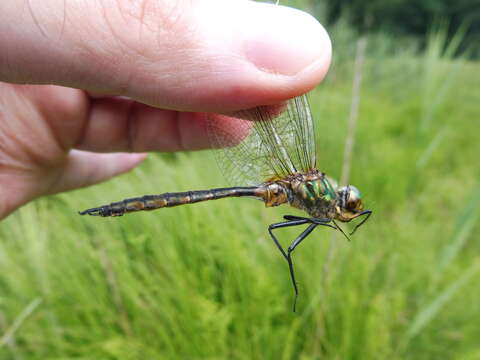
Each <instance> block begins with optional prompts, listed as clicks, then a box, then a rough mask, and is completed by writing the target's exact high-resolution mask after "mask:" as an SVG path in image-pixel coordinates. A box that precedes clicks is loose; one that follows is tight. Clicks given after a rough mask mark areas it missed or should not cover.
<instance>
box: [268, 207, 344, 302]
mask: <svg viewBox="0 0 480 360" xmlns="http://www.w3.org/2000/svg"><path fill="white" fill-rule="evenodd" d="M284 218H285V219H286V220H288V221H285V222H281V223H276V224H271V225H270V226H269V227H268V232H269V233H270V236H271V237H272V240H273V241H274V243H275V245H276V246H277V248H278V249H279V250H280V252H281V253H282V255H283V257H284V258H285V259H286V260H287V262H288V268H289V271H290V278H291V280H292V284H293V289H294V291H295V301H294V304H293V311H295V309H296V304H297V298H298V287H297V283H296V281H295V271H294V267H293V261H292V256H291V253H292V252H293V250H295V248H296V247H297V246H298V245H299V244H300V243H301V242H302V241H303V240H304V239H305V238H306V237H307V236H308V235H309V234H310V233H311V232H312V231H313V229H315V228H316V227H317V226H318V225H322V226H328V227H331V228H332V229H337V227H335V226H333V225H330V224H328V222H330V221H331V220H330V219H316V218H304V217H300V216H293V215H286V216H284ZM304 224H310V225H309V226H308V228H306V229H305V230H304V231H303V232H302V233H301V234H300V235H299V236H298V237H297V238H296V239H295V240H294V241H293V243H292V244H291V245H290V246H289V247H288V254H287V253H286V252H285V250H283V248H282V246H281V245H280V242H279V241H278V240H277V238H276V237H275V235H274V234H273V230H274V229H279V228H283V227H289V226H298V225H304Z"/></svg>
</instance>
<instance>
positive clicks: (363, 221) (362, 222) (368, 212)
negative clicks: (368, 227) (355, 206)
mask: <svg viewBox="0 0 480 360" xmlns="http://www.w3.org/2000/svg"><path fill="white" fill-rule="evenodd" d="M363 215H367V216H365V218H364V219H363V220H362V221H360V223H359V224H357V226H355V227H354V228H353V230H352V232H351V233H350V235H353V233H354V232H355V231H357V229H358V228H359V227H360V226H362V225H363V224H365V222H366V221H367V220H368V218H369V217H370V215H372V210H365V211H362V212H361V213H360V214H358V215H357V216H355V218H358V217H360V216H363Z"/></svg>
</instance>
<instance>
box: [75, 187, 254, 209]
mask: <svg viewBox="0 0 480 360" xmlns="http://www.w3.org/2000/svg"><path fill="white" fill-rule="evenodd" d="M262 194H263V189H262V188H259V187H232V188H219V189H211V190H197V191H185V192H175V193H164V194H159V195H145V196H141V197H136V198H131V199H125V200H122V201H118V202H113V203H111V204H108V205H103V206H99V207H96V208H91V209H87V210H85V211H82V212H80V215H94V216H122V215H123V214H125V213H129V212H134V211H142V210H155V209H160V208H165V207H173V206H178V205H184V204H193V203H197V202H200V201H207V200H216V199H222V198H227V197H240V196H250V197H256V198H261V195H262Z"/></svg>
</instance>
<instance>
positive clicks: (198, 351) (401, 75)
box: [0, 34, 480, 360]
mask: <svg viewBox="0 0 480 360" xmlns="http://www.w3.org/2000/svg"><path fill="white" fill-rule="evenodd" d="M337 35H338V36H340V35H341V34H337ZM437 40H438V39H437ZM437 40H435V38H434V37H432V43H431V45H430V47H429V48H428V49H427V51H426V52H425V53H424V54H421V55H414V53H413V51H405V52H403V53H402V52H401V51H398V54H397V56H394V57H392V56H387V55H382V53H381V52H379V51H378V49H379V48H381V47H380V46H379V45H378V41H379V40H378V39H377V40H375V39H372V43H371V46H375V49H376V50H377V52H376V53H375V56H370V57H369V58H368V59H367V62H366V65H365V73H364V82H363V84H362V93H361V100H362V102H361V108H360V118H359V123H358V134H357V138H356V146H355V154H354V162H353V164H352V165H353V168H352V177H353V178H352V181H351V182H352V183H353V184H355V185H356V186H358V187H359V188H360V189H361V191H362V192H363V193H364V196H365V202H366V204H367V206H368V207H369V208H371V209H373V210H374V214H373V217H372V218H371V220H370V221H369V222H368V223H367V224H366V225H365V226H364V227H362V228H361V229H360V230H359V231H358V233H357V234H355V236H354V237H353V240H352V242H350V243H349V242H347V241H345V239H343V238H341V237H338V236H336V237H334V239H333V241H334V242H335V245H336V246H335V251H334V252H333V256H332V257H330V258H328V256H327V254H328V251H329V250H328V249H329V243H330V241H331V239H332V235H331V232H330V231H328V230H327V229H319V230H317V231H316V232H315V233H314V235H312V236H311V237H310V238H309V239H308V240H307V241H305V243H303V244H302V246H301V247H299V248H298V250H297V251H296V252H295V258H294V261H295V263H296V269H297V276H298V281H299V283H300V292H301V293H300V298H299V302H298V306H297V308H298V310H297V311H298V312H297V313H296V314H294V313H292V312H291V307H292V301H293V293H292V288H291V283H290V279H289V275H288V269H287V265H286V263H285V261H284V260H283V259H282V257H281V256H280V254H279V253H278V251H277V250H276V249H275V248H274V245H273V243H272V242H271V240H270V238H269V236H268V233H267V229H266V228H267V225H268V224H270V223H273V222H276V221H279V220H280V219H281V216H282V215H283V214H287V213H292V211H291V210H290V209H288V208H285V207H280V208H275V209H265V208H264V207H263V205H262V204H261V203H260V202H256V201H253V200H243V199H231V200H220V201H216V202H210V203H208V202H207V203H201V204H196V205H192V206H185V207H177V208H173V209H165V210H160V211H156V212H150V213H136V214H131V215H128V216H124V217H122V218H106V219H103V218H92V217H80V216H78V215H77V214H76V211H77V210H81V209H85V208H88V207H92V206H96V205H99V204H103V203H106V202H110V201H114V200H119V199H122V198H125V197H131V196H137V195H140V194H148V193H160V192H166V191H182V190H191V189H203V188H211V187H216V186H223V185H225V184H226V183H225V182H224V180H223V178H222V177H221V175H220V173H219V172H218V170H217V169H216V166H215V161H214V160H213V157H212V155H211V154H210V153H209V152H199V153H194V154H177V155H174V156H169V157H160V156H155V155H153V156H151V157H150V159H149V160H148V161H147V162H146V163H145V164H144V165H143V166H142V167H141V168H140V169H137V170H136V171H134V172H132V173H131V174H128V175H125V176H122V177H120V178H118V179H115V180H112V181H110V182H108V183H105V184H102V185H99V186H95V187H92V188H89V189H83V190H79V191H76V192H73V193H69V194H62V195H58V196H53V197H49V198H44V199H40V200H38V201H36V202H34V203H32V204H29V205H28V206H25V207H24V208H22V209H21V210H20V211H18V212H17V213H15V214H14V215H12V216H11V217H9V218H8V219H7V220H5V221H4V222H2V223H1V225H0V359H1V360H3V359H5V360H7V359H9V360H10V359H12V360H24V359H29V360H30V359H31V360H33V359H42V360H44V359H55V360H60V359H62V360H66V359H102V360H103V359H105V360H106V359H122V360H130V359H132V360H133V359H142V360H143V359H149V360H150V359H302V360H307V359H320V358H322V359H386V358H389V359H439V358H441V359H448V358H450V359H453V358H455V359H465V360H467V359H478V358H480V350H479V347H478V342H479V338H480V327H479V319H480V305H479V300H478V299H479V298H480V280H479V274H480V256H479V254H480V242H479V236H478V234H479V232H480V226H479V216H480V161H479V154H480V132H479V131H480V106H479V103H480V86H479V84H480V76H479V74H480V64H478V63H467V62H463V61H461V60H456V61H450V60H449V59H448V56H443V55H442V52H441V50H440V49H441V47H438V46H437V47H435V46H436V45H435V43H434V41H437ZM375 41H377V42H375ZM352 45H353V43H352ZM337 48H338V46H337ZM348 51H349V50H348V49H344V52H343V53H339V54H338V55H337V57H336V62H335V64H334V66H333V68H332V71H331V73H330V75H329V77H328V78H327V80H326V81H325V83H324V84H323V85H322V86H321V87H320V88H319V89H318V90H316V91H314V92H313V93H312V94H311V96H310V102H311V105H312V110H313V112H314V116H315V118H316V119H317V125H318V126H317V139H318V152H319V159H320V161H319V163H320V168H321V169H322V170H323V171H325V172H327V173H328V174H330V175H332V176H334V177H337V178H338V177H339V171H340V169H341V165H342V164H341V161H342V156H343V154H342V151H343V143H344V138H345V131H346V120H347V118H348V112H349V107H350V102H351V78H352V73H351V72H352V68H353V60H352V59H351V58H350V59H349V56H347V55H346V54H348ZM370 51H371V50H370ZM240 185H241V184H240ZM293 213H296V212H293ZM298 232H299V229H296V230H294V229H292V230H288V229H287V230H284V231H283V232H281V233H280V232H279V233H280V237H281V239H282V241H283V242H284V243H288V242H289V241H291V240H292V239H293V237H294V236H295V235H296V234H297V233H298Z"/></svg>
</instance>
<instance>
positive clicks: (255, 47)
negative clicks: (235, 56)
mask: <svg viewBox="0 0 480 360" xmlns="http://www.w3.org/2000/svg"><path fill="white" fill-rule="evenodd" d="M252 7H254V9H253V10H254V11H251V12H250V14H251V16H250V19H249V21H248V22H246V23H244V25H243V26H244V28H243V32H244V36H245V37H244V51H245V55H246V57H247V58H248V59H249V61H251V62H252V63H253V64H254V65H255V66H256V67H257V68H259V69H261V70H263V71H266V72H271V73H278V74H282V75H295V74H297V73H299V72H301V71H302V70H304V69H305V68H307V67H308V66H310V65H311V64H313V63H315V62H317V61H329V59H330V54H331V44H330V38H329V37H328V34H327V33H326V31H325V29H324V28H323V27H322V25H320V23H319V22H318V21H317V20H316V19H315V18H314V17H313V16H311V15H309V14H307V13H305V12H302V11H299V10H296V9H292V8H288V7H284V6H278V5H271V4H260V3H253V5H252Z"/></svg>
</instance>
